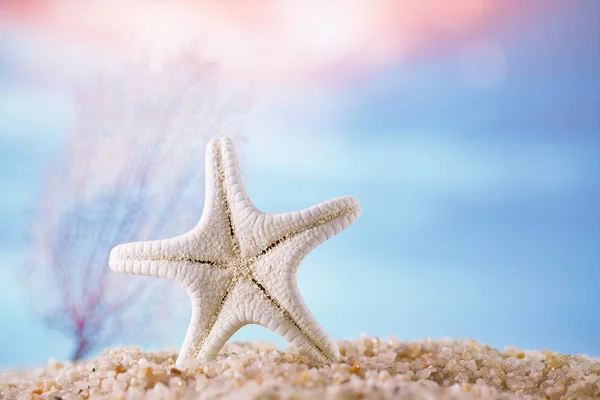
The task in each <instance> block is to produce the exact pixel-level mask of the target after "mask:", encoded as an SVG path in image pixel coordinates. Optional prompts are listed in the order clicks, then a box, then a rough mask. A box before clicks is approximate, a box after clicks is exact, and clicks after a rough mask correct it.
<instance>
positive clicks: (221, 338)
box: [199, 276, 339, 362]
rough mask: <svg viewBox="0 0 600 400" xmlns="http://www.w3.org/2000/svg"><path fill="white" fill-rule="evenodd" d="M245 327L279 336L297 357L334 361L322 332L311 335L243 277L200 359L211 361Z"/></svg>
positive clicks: (336, 354) (333, 348) (332, 350)
mask: <svg viewBox="0 0 600 400" xmlns="http://www.w3.org/2000/svg"><path fill="white" fill-rule="evenodd" d="M247 324H257V325H262V326H264V327H266V328H268V329H270V330H272V331H273V332H275V333H277V334H279V335H280V336H282V337H283V338H284V339H285V340H286V341H288V342H289V343H290V344H291V345H292V346H294V348H296V349H297V350H298V351H299V352H300V353H303V354H307V355H308V356H310V357H311V358H313V359H316V360H319V361H321V362H327V361H336V360H338V359H339V351H338V350H337V347H336V345H335V344H334V343H333V342H332V341H331V340H329V338H328V337H327V335H326V334H325V332H323V331H322V330H321V332H318V333H317V332H315V333H316V334H310V333H307V332H306V331H304V330H303V329H302V328H300V326H299V324H298V322H297V321H296V320H294V318H293V317H292V316H291V315H290V313H289V312H287V310H285V309H284V308H283V307H282V306H281V304H280V303H279V302H278V300H277V298H275V297H273V296H272V295H271V294H270V293H268V292H266V291H265V289H264V287H262V286H261V285H260V283H258V282H257V281H256V280H255V279H253V278H252V276H249V277H242V278H240V279H239V281H238V282H237V284H236V285H235V288H234V290H233V291H232V292H231V294H230V295H229V296H228V297H227V300H226V301H225V303H224V304H223V308H222V310H221V312H220V313H219V315H218V318H217V319H216V321H215V324H214V325H213V328H212V330H211V331H210V333H209V334H208V336H206V339H205V340H204V341H203V342H202V343H201V350H200V352H199V358H200V359H203V360H210V359H212V358H214V357H215V356H216V355H217V353H218V352H219V350H220V349H221V348H222V347H223V345H224V344H225V343H226V342H227V341H228V340H229V339H230V338H231V336H232V335H233V334H234V333H235V332H236V331H237V330H239V329H240V328H241V327H243V326H244V325H247Z"/></svg>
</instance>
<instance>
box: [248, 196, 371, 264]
mask: <svg viewBox="0 0 600 400" xmlns="http://www.w3.org/2000/svg"><path fill="white" fill-rule="evenodd" d="M360 214H361V208H360V204H359V202H358V200H357V199H356V198H354V197H352V196H343V197H338V198H335V199H332V200H328V201H324V202H322V203H319V204H317V205H315V206H312V207H309V208H306V209H304V210H301V211H294V212H290V213H282V214H260V215H257V216H256V218H254V219H252V220H251V223H252V224H253V225H254V228H253V231H254V234H253V240H254V241H253V243H252V245H251V246H249V249H250V252H251V254H264V253H265V252H268V251H269V250H270V249H271V248H273V247H275V246H277V245H279V244H280V243H282V242H285V241H286V240H289V239H291V238H293V237H295V236H297V235H299V234H302V233H303V232H306V231H309V230H315V229H322V230H323V232H324V233H326V235H327V238H329V237H331V236H333V235H334V234H337V233H339V232H341V231H342V230H344V229H346V228H347V227H348V226H350V225H352V224H353V223H354V222H355V221H356V220H357V219H358V218H359V217H360Z"/></svg>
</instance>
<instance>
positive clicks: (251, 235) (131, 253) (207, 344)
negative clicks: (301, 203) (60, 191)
mask: <svg viewBox="0 0 600 400" xmlns="http://www.w3.org/2000/svg"><path fill="white" fill-rule="evenodd" d="M360 213H361V210H360V205H359V203H358V201H357V200H356V199H355V198H353V197H350V196H346V197H341V198H337V199H333V200H329V201H325V202H323V203H320V204H318V205H316V206H312V207H310V208H308V209H305V210H302V211H296V212H291V213H285V214H265V213H263V212H261V211H259V210H257V209H256V208H255V207H254V206H253V205H252V203H251V202H250V199H249V198H248V195H247V193H246V191H245V189H244V187H243V185H242V180H241V178H240V171H239V168H238V162H237V156H236V153H235V148H234V145H233V142H232V140H231V139H229V138H224V139H215V140H213V141H211V142H210V143H209V144H208V146H207V150H206V199H205V202H204V210H203V213H202V218H201V219H200V222H198V224H197V225H196V227H195V228H193V229H192V230H191V231H189V232H187V233H184V234H183V235H180V236H176V237H174V238H171V239H164V240H156V241H146V242H137V243H127V244H122V245H119V246H116V247H115V248H113V249H112V251H111V253H110V261H109V264H110V267H111V268H112V269H113V270H115V271H119V272H126V273H131V274H138V275H151V276H157V277H161V278H168V279H170V280H172V281H174V282H176V283H178V284H180V285H181V286H182V287H183V288H184V289H185V290H186V291H187V293H188V294H189V296H190V299H191V301H192V320H191V322H190V326H189V328H188V331H187V334H186V336H185V341H184V343H183V346H182V347H181V351H180V353H179V357H178V358H177V365H179V366H181V365H182V363H183V362H184V360H187V359H197V358H199V359H204V360H209V359H211V358H213V357H214V356H215V355H216V354H217V353H218V351H219V350H220V349H221V347H222V346H223V345H224V344H225V342H226V341H227V340H228V339H229V338H230V337H231V335H233V333H234V332H235V331H236V330H238V329H240V328H241V327H242V326H244V325H246V324H259V325H263V326H265V327H267V328H269V329H271V330H273V331H275V332H276V333H278V334H280V335H281V336H283V337H284V339H286V340H287V341H288V342H290V343H291V345H292V346H294V347H295V348H296V350H297V351H298V352H300V353H303V354H306V355H308V356H311V357H312V358H313V359H316V360H318V361H321V362H323V361H335V360H338V358H339V351H338V349H337V347H336V345H335V344H334V343H333V342H332V341H331V340H330V339H329V337H328V336H327V334H326V333H325V331H324V330H323V328H321V326H320V325H319V324H318V323H317V321H316V320H315V319H314V317H313V316H312V314H311V313H310V311H309V310H308V308H307V307H306V305H305V303H304V301H303V300H302V297H301V296H300V293H299V291H298V287H297V284H296V269H297V267H298V265H299V264H300V261H301V260H302V259H303V258H304V257H305V256H306V255H307V254H308V253H309V252H310V251H311V250H312V249H314V248H315V247H316V246H317V245H319V244H320V243H322V242H324V241H325V240H327V239H329V238H331V237H332V236H333V235H335V234H337V233H339V232H340V231H342V230H343V229H345V228H347V227H348V226H349V225H351V224H352V223H353V222H354V221H355V220H356V219H357V218H358V217H359V216H360Z"/></svg>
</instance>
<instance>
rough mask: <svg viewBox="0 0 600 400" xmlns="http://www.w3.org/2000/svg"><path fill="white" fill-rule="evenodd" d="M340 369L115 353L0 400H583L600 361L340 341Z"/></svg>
mask: <svg viewBox="0 0 600 400" xmlns="http://www.w3.org/2000/svg"><path fill="white" fill-rule="evenodd" d="M338 345H339V347H340V352H341V355H342V361H341V362H340V363H336V364H332V365H316V364H312V363H311V362H310V360H308V359H307V358H305V357H303V356H300V355H297V354H295V353H292V352H287V351H281V350H277V348H276V347H275V346H274V345H272V344H269V343H263V342H252V343H235V342H234V343H230V344H227V345H226V346H225V348H224V349H223V350H222V351H221V353H220V354H219V355H218V357H217V359H215V360H213V361H211V362H208V363H191V364H190V365H187V366H186V369H183V370H180V369H177V368H175V366H174V362H175V358H176V356H177V352H176V351H175V350H164V351H158V352H150V353H144V352H143V351H142V349H140V348H138V347H116V348H113V349H108V350H106V351H105V352H104V353H102V354H101V355H100V356H98V357H96V358H93V359H90V360H88V361H83V362H78V363H60V362H58V361H56V360H51V361H50V362H49V363H48V365H47V366H46V367H44V368H40V369H37V370H28V371H21V372H13V373H4V374H2V375H1V376H0V398H2V399H13V398H15V399H37V398H44V399H46V398H47V399H53V400H55V399H56V398H59V399H63V400H68V399H80V398H82V399H140V398H148V399H185V398H191V399H215V398H225V399H240V398H241V399H305V398H306V399H309V398H310V399H331V400H334V399H336V400H339V399H360V398H369V399H393V398H397V399H537V398H541V399H586V398H600V377H599V376H600V359H598V358H590V357H586V356H580V355H575V356H571V355H563V354H557V353H552V352H550V351H523V350H521V349H518V348H514V347H508V348H506V349H504V351H499V350H496V349H493V348H491V347H489V346H487V345H482V344H479V343H477V342H476V341H475V340H450V339H441V340H423V341H418V342H401V341H399V340H398V339H396V338H393V337H391V338H387V339H379V338H369V337H366V336H364V337H361V338H360V339H359V340H352V341H339V342H338Z"/></svg>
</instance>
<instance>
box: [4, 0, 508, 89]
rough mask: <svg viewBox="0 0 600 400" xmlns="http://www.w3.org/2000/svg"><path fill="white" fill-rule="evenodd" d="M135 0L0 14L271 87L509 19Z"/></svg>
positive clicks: (489, 6)
mask: <svg viewBox="0 0 600 400" xmlns="http://www.w3.org/2000/svg"><path fill="white" fill-rule="evenodd" d="M127 4H128V5H127V6H125V5H123V4H117V3H110V4H108V3H104V2H102V3H101V2H95V3H91V2H31V3H30V2H25V3H21V2H14V3H10V4H8V5H3V8H4V10H3V12H2V18H3V19H5V20H8V21H10V22H11V23H13V24H16V25H18V26H19V27H24V28H26V29H27V30H29V31H32V32H34V34H37V35H41V36H43V37H44V38H45V39H46V40H48V38H50V40H52V41H56V43H60V44H61V45H65V44H66V45H69V46H75V48H85V49H86V50H90V49H94V51H96V50H97V51H100V52H102V53H103V54H105V53H106V54H109V55H112V56H115V57H117V58H120V57H123V56H125V57H129V56H131V55H135V54H137V53H139V52H140V50H142V51H143V50H144V49H152V51H155V52H165V53H171V52H177V51H178V49H180V48H181V47H182V46H190V45H193V46H197V47H198V51H199V53H200V54H202V55H203V56H204V57H206V58H209V59H211V60H215V61H216V62H218V63H219V65H220V67H221V69H222V70H224V71H226V72H227V73H230V76H231V77H233V78H234V79H235V78H239V79H242V80H250V81H263V82H264V81H282V80H283V81H285V80H288V79H290V78H291V79H295V80H296V79H299V78H302V77H314V76H318V75H319V74H322V73H327V74H331V73H332V72H333V73H334V74H336V73H344V72H347V71H348V70H354V69H360V68H371V67H377V66H382V65H387V64H390V63H393V62H397V61H399V60H402V59H404V58H406V57H412V56H415V55H417V54H419V53H421V52H423V51H427V49H428V48H432V47H435V45H436V43H439V42H440V41H445V40H449V39H450V40H451V39H452V38H460V37H463V36H465V35H469V34H470V33H472V32H474V31H476V30H477V29H479V28H480V27H482V26H485V25H487V24H490V23H494V22H496V21H498V19H499V18H501V17H503V16H505V15H507V7H506V6H503V5H502V4H505V3H503V2H498V1H492V0H455V1H441V0H422V1H419V2H416V1H398V0H380V1H361V0H359V1H353V0H348V1H344V2H339V1H335V2H333V1H329V2H319V3H317V2H314V3H311V4H310V5H307V3H304V2H291V1H286V2H275V1H252V2H244V3H242V2H231V1H219V2H217V1H206V2H180V3H166V2H153V3H127ZM73 56H74V57H77V54H74V55H73ZM80 57H81V56H80Z"/></svg>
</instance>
